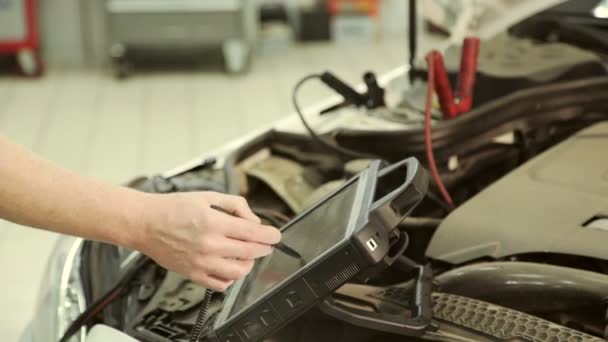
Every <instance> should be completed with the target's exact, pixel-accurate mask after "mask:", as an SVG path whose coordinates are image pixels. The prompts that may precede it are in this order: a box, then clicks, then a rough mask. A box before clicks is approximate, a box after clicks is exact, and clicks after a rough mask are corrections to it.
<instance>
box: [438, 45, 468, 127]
mask: <svg viewBox="0 0 608 342" xmlns="http://www.w3.org/2000/svg"><path fill="white" fill-rule="evenodd" d="M478 55H479V38H476V37H469V38H466V39H465V40H464V42H463V44H462V54H461V59H460V71H459V74H458V85H457V88H456V90H455V91H454V94H453V93H452V86H451V84H450V80H449V79H448V74H447V72H446V69H445V64H444V62H443V57H442V55H441V53H440V52H438V51H432V52H431V61H432V63H433V67H434V69H435V73H434V83H435V91H436V92H437V97H438V98H439V105H440V106H441V112H442V113H443V118H444V119H446V120H448V119H452V118H455V117H457V116H459V115H460V114H462V113H466V112H468V111H469V110H471V107H472V105H473V89H474V86H475V76H476V73H477V57H478Z"/></svg>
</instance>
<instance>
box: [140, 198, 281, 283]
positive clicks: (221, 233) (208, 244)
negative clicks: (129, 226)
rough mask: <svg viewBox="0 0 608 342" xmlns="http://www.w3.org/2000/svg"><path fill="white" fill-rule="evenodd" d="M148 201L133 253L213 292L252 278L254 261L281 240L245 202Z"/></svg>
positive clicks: (268, 252) (168, 199) (242, 199)
mask: <svg viewBox="0 0 608 342" xmlns="http://www.w3.org/2000/svg"><path fill="white" fill-rule="evenodd" d="M149 196H150V197H149V198H150V203H148V204H147V205H146V206H144V207H145V208H146V213H144V214H142V215H143V219H142V222H144V227H145V228H144V229H143V234H141V237H140V238H138V239H137V240H139V241H138V242H136V243H135V249H138V250H140V251H141V252H143V253H144V254H146V255H148V256H149V257H151V258H152V259H154V260H155V261H156V262H157V263H158V264H159V265H161V266H163V267H165V268H167V269H169V270H172V271H175V272H177V273H180V274H182V275H184V276H185V277H188V278H189V279H191V280H192V281H193V282H195V283H197V284H199V285H202V286H205V287H207V288H211V289H213V290H215V291H220V292H223V291H225V290H226V288H227V287H228V286H230V285H231V284H232V283H233V282H234V281H235V280H237V279H239V278H241V277H243V276H245V275H246V274H248V273H249V271H251V269H252V267H253V264H254V260H255V259H256V258H260V257H263V256H266V255H268V254H270V253H271V252H272V246H271V245H273V244H275V243H277V242H279V241H280V240H281V233H280V232H279V230H278V229H276V228H274V227H270V226H266V225H262V224H261V221H260V219H259V218H258V217H257V216H256V215H255V214H254V213H253V212H252V211H251V209H250V208H249V206H248V204H247V201H246V200H245V199H244V198H242V197H238V196H231V195H225V194H220V193H215V192H192V193H175V194H165V195H158V194H155V195H149ZM211 205H216V206H218V207H221V208H223V209H224V210H226V211H227V212H229V213H231V214H232V215H228V214H226V213H222V212H220V211H218V210H216V209H212V208H211Z"/></svg>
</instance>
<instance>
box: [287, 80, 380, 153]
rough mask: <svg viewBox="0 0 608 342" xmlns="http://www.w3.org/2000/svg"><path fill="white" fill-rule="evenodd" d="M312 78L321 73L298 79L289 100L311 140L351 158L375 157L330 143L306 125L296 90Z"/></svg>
mask: <svg viewBox="0 0 608 342" xmlns="http://www.w3.org/2000/svg"><path fill="white" fill-rule="evenodd" d="M312 79H319V80H320V79H321V75H318V74H312V75H308V76H306V77H304V78H302V79H301V80H300V81H298V83H296V85H295V87H294V88H293V92H292V96H291V101H292V103H293V107H294V109H295V110H296V113H297V114H298V116H299V117H300V120H301V121H302V124H303V125H304V127H305V128H306V130H307V131H308V133H309V134H310V136H311V137H312V138H313V140H315V141H316V142H317V143H319V144H320V145H322V146H323V147H325V148H327V149H329V150H331V151H332V152H334V153H337V154H339V155H343V156H346V157H351V158H375V157H374V156H373V155H370V154H365V153H360V152H357V151H353V150H350V149H346V148H343V147H340V146H337V145H335V144H332V143H330V142H329V141H327V140H325V139H323V138H321V137H320V136H319V135H318V134H317V133H316V132H315V131H314V130H313V129H312V127H310V125H308V122H307V121H306V119H305V118H304V114H303V113H302V109H301V108H300V105H299V104H298V92H299V91H300V88H301V87H302V85H304V83H306V82H308V81H310V80H312Z"/></svg>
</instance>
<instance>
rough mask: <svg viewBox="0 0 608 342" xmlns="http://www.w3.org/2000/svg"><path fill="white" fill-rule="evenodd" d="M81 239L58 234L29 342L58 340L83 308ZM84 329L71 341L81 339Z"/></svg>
mask: <svg viewBox="0 0 608 342" xmlns="http://www.w3.org/2000/svg"><path fill="white" fill-rule="evenodd" d="M82 244H83V240H82V239H78V238H73V237H64V236H62V237H60V238H59V239H58V240H57V243H56V245H55V248H54V249H53V251H52V253H51V256H50V258H49V261H48V265H47V268H46V272H45V275H44V277H43V280H42V283H41V288H40V293H39V297H38V300H37V304H36V309H35V311H34V312H35V316H34V319H33V321H32V323H31V325H30V333H31V336H32V342H43V341H57V340H59V338H60V337H61V335H62V334H63V332H64V331H65V330H66V329H67V327H68V326H69V325H70V324H71V323H72V321H73V320H75V319H76V317H78V315H79V314H80V313H81V312H83V311H84V309H85V307H86V303H85V297H84V292H83V287H82V281H81V276H80V259H81V256H80V252H81V249H82ZM85 334H86V329H85V328H83V329H81V331H80V334H77V335H75V336H74V337H73V338H72V339H71V340H70V341H71V342H84V340H85Z"/></svg>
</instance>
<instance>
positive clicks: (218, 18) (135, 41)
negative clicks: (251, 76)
mask: <svg viewBox="0 0 608 342" xmlns="http://www.w3.org/2000/svg"><path fill="white" fill-rule="evenodd" d="M106 16H107V18H106V19H107V20H106V22H107V27H108V35H107V36H108V40H109V41H108V46H109V54H110V57H111V58H112V60H113V62H114V63H113V64H114V65H115V70H116V75H117V76H119V77H124V76H127V75H128V73H129V69H130V68H129V63H130V61H129V59H128V56H129V51H130V50H132V49H137V50H144V51H145V50H155V51H165V52H168V53H171V51H172V50H177V49H181V50H183V49H190V48H192V49H195V48H199V47H210V46H211V47H212V46H218V47H221V48H222V52H223V56H224V60H225V66H226V70H227V71H228V72H230V73H240V72H243V71H244V70H246V68H247V65H248V60H249V58H250V56H251V50H252V47H253V44H254V42H255V39H256V33H257V25H258V24H257V21H258V13H257V7H256V5H255V1H250V0H106Z"/></svg>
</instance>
